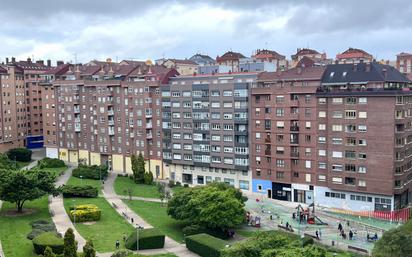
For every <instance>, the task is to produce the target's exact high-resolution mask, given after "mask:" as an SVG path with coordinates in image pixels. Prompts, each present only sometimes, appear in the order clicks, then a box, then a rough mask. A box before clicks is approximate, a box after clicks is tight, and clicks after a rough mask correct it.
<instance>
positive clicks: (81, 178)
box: [80, 175, 83, 186]
mask: <svg viewBox="0 0 412 257" xmlns="http://www.w3.org/2000/svg"><path fill="white" fill-rule="evenodd" d="M80 185H81V186H83V176H82V175H80Z"/></svg>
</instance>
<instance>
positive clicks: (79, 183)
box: [66, 176, 103, 195]
mask: <svg viewBox="0 0 412 257" xmlns="http://www.w3.org/2000/svg"><path fill="white" fill-rule="evenodd" d="M66 185H71V186H86V185H88V186H94V187H97V189H98V191H99V195H101V191H102V189H103V184H102V183H100V180H95V179H85V178H83V179H80V178H76V177H73V176H71V177H70V179H69V181H67V183H66Z"/></svg>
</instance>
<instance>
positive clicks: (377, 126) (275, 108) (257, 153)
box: [251, 62, 412, 211]
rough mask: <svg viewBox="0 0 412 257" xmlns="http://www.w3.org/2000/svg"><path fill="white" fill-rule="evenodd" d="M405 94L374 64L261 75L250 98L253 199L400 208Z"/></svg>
mask: <svg viewBox="0 0 412 257" xmlns="http://www.w3.org/2000/svg"><path fill="white" fill-rule="evenodd" d="M323 70H324V71H323ZM300 74H303V75H300ZM409 87H410V81H409V80H408V79H407V78H405V77H404V76H403V75H402V74H400V73H399V72H398V71H397V70H396V69H395V68H393V67H391V66H388V65H382V64H379V63H376V62H372V63H358V64H356V63H355V64H334V65H328V66H326V68H324V67H307V68H302V70H301V71H300V70H299V69H298V68H295V69H292V70H290V71H286V72H283V73H262V74H261V75H260V76H259V78H258V83H257V88H253V89H252V93H251V94H252V99H251V104H252V118H251V130H252V134H251V136H252V155H251V168H252V171H253V188H252V190H253V192H256V193H260V194H263V195H265V196H267V197H269V198H275V199H279V200H287V201H295V202H304V203H308V204H310V203H312V202H314V203H315V204H316V205H322V206H328V207H336V208H341V209H350V210H365V211H366V210H393V209H399V208H402V207H404V206H406V205H407V204H408V203H409V202H411V199H412V198H411V189H412V183H411V180H412V171H411V169H410V167H411V160H410V156H412V155H411V154H410V152H411V150H410V144H409V139H412V135H409V134H411V133H412V132H411V131H412V130H411V129H410V128H411V124H412V123H411V121H412V120H411V118H410V112H411V107H412V100H411V99H412V98H411V94H412V91H410V90H409Z"/></svg>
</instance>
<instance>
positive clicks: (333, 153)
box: [332, 151, 343, 158]
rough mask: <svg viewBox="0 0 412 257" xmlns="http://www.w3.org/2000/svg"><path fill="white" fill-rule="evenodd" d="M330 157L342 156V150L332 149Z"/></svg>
mask: <svg viewBox="0 0 412 257" xmlns="http://www.w3.org/2000/svg"><path fill="white" fill-rule="evenodd" d="M332 157H334V158H342V157H343V154H342V152H338V151H333V152H332Z"/></svg>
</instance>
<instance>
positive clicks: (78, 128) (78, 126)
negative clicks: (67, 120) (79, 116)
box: [74, 123, 82, 132]
mask: <svg viewBox="0 0 412 257" xmlns="http://www.w3.org/2000/svg"><path fill="white" fill-rule="evenodd" d="M81 129H82V127H81V126H80V123H75V124H74V131H75V132H80V131H81Z"/></svg>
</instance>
